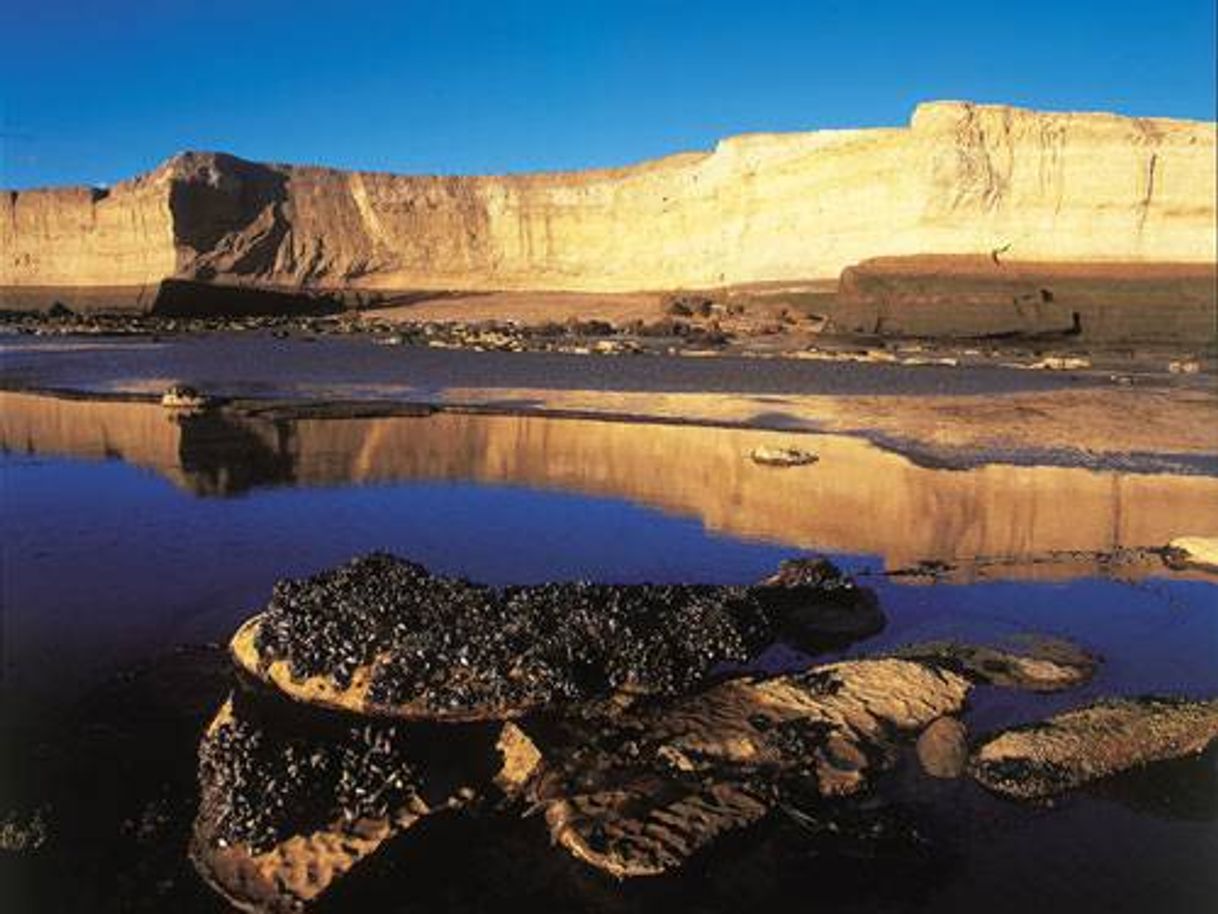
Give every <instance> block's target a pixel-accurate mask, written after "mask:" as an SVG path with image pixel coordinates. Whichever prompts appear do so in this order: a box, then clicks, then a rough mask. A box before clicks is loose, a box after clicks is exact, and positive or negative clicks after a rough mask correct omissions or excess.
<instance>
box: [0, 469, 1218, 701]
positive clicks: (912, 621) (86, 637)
mask: <svg viewBox="0 0 1218 914" xmlns="http://www.w3.org/2000/svg"><path fill="white" fill-rule="evenodd" d="M0 466H2V467H3V477H2V479H3V511H2V524H3V543H4V549H3V561H4V568H3V571H4V574H3V587H4V592H3V597H4V608H5V619H4V629H5V645H4V651H5V665H6V670H5V672H6V679H7V683H8V685H9V686H10V687H12V686H19V687H21V688H22V690H24V689H25V688H29V687H31V686H32V687H35V688H36V687H37V684H38V683H39V681H40V680H45V679H46V678H47V677H46V670H47V669H55V670H56V671H57V672H56V677H55V678H56V680H57V681H59V682H60V683H61V684H62V685H64V686H65V687H66V686H68V685H70V684H71V683H72V682H73V681H76V680H78V679H91V678H93V677H94V676H96V675H100V674H102V673H104V672H106V671H109V670H113V669H114V668H115V667H117V666H120V665H122V664H125V663H131V662H134V661H137V660H139V659H141V658H143V657H146V656H149V655H152V654H155V653H158V652H160V651H163V650H165V649H166V648H168V647H170V646H172V645H175V644H180V643H189V642H198V641H205V640H223V639H225V638H226V637H227V635H228V634H229V633H230V632H231V631H232V629H233V628H234V627H235V626H236V624H237V623H238V622H239V621H240V620H241V619H243V618H244V617H245V616H246V615H247V614H248V613H249V612H250V611H252V610H254V609H256V608H257V607H258V606H259V605H260V604H261V603H263V602H264V601H265V600H266V598H267V597H268V595H269V592H270V588H271V585H272V584H273V582H274V581H275V580H276V579H278V578H280V577H283V576H297V575H302V574H308V573H311V572H314V571H318V570H320V569H323V568H326V567H329V566H331V565H334V564H336V563H338V562H342V561H344V560H346V559H347V558H349V557H351V556H353V555H355V554H358V553H361V552H366V551H369V550H372V549H389V550H391V551H394V552H397V553H399V554H401V555H404V556H407V557H409V558H412V559H414V560H417V561H420V562H422V563H424V564H425V565H427V566H428V567H430V568H432V569H433V570H435V571H438V572H444V573H450V574H461V575H465V576H468V577H470V578H473V579H475V580H480V581H485V582H488V583H508V582H518V583H526V582H532V581H542V580H547V579H573V578H589V579H596V580H605V581H619V582H630V581H708V582H750V581H754V580H757V579H758V578H760V577H762V576H763V575H765V574H766V573H768V572H769V571H770V570H771V569H773V568H774V567H775V566H776V565H777V563H778V562H779V561H781V560H782V559H783V558H785V557H788V556H790V555H792V554H795V553H796V550H794V549H792V548H788V547H784V546H780V545H763V544H759V543H755V542H749V541H747V540H744V539H737V538H731V537H728V536H724V535H719V534H713V533H709V532H708V531H707V530H706V529H705V528H704V527H703V526H702V525H701V524H700V523H699V522H698V521H696V520H691V519H687V518H682V517H674V516H671V515H667V514H664V513H662V512H660V511H657V510H654V509H649V508H643V507H639V506H637V505H635V504H632V503H630V502H628V501H625V500H620V499H612V498H599V497H589V496H581V495H573V494H567V493H556V492H551V491H540V490H536V489H529V488H521V487H507V486H487V485H479V484H475V483H468V482H456V483H437V482H410V483H394V484H377V485H364V486H357V485H343V486H334V487H328V488H278V489H255V490H253V491H252V492H250V493H248V494H246V495H244V496H242V497H238V498H226V499H210V498H198V497H196V496H193V495H190V494H188V493H186V492H184V491H182V490H181V489H179V488H176V487H174V486H173V485H172V484H170V483H169V482H167V481H165V480H164V479H162V478H161V477H159V476H157V475H156V474H154V473H152V472H150V471H145V470H140V469H136V468H133V467H131V466H128V465H126V464H123V463H120V462H116V461H103V462H87V461H76V460H65V459H58V458H56V459H44V458H35V457H25V456H7V457H5V458H3V462H2V463H0ZM842 560H843V562H844V564H846V565H847V567H853V568H855V569H863V568H867V567H872V568H874V567H878V562H877V560H876V559H875V558H874V557H867V556H857V557H842ZM878 586H879V588H880V590H881V596H882V602H883V605H884V609H885V612H886V613H887V615H888V618H889V625H888V628H887V629H886V631H885V632H884V633H883V634H882V635H880V636H879V637H878V638H877V639H875V640H874V641H873V642H869V643H868V644H867V648H868V649H871V648H872V647H880V646H889V645H896V644H902V643H909V642H911V641H918V640H927V639H932V638H945V637H954V638H960V639H970V638H971V639H989V640H992V639H994V638H1005V637H1008V636H1011V635H1018V634H1019V633H1020V632H1039V633H1045V634H1049V635H1056V636H1061V637H1068V638H1072V639H1075V640H1077V641H1079V642H1080V643H1081V644H1082V645H1084V646H1085V647H1087V648H1088V649H1090V650H1093V651H1095V652H1098V653H1099V654H1101V655H1103V656H1104V657H1105V658H1106V663H1105V665H1104V667H1103V672H1102V674H1101V675H1100V677H1099V678H1098V679H1097V680H1096V682H1095V683H1094V684H1092V685H1091V686H1089V687H1088V694H1096V695H1101V694H1113V693H1136V692H1141V691H1148V690H1152V689H1153V690H1167V691H1190V692H1216V691H1218V664H1216V663H1215V662H1214V661H1215V658H1216V657H1218V624H1216V622H1215V620H1216V615H1215V614H1216V613H1218V605H1216V600H1215V593H1216V590H1218V589H1216V588H1214V587H1213V586H1212V585H1209V584H1204V583H1197V582H1189V581H1169V580H1166V579H1151V580H1148V581H1145V582H1143V583H1141V584H1136V585H1134V584H1128V583H1121V582H1117V581H1109V580H1099V579H1080V580H1075V581H1072V582H1069V583H1054V584H1044V583H1041V584H1032V583H1027V582H997V583H986V584H974V585H967V586H944V585H939V586H934V587H931V586H919V585H896V584H892V583H888V582H886V581H882V580H881V583H880V584H879V585H878ZM1078 697H1079V696H1078V694H1077V693H1076V694H1075V695H1074V696H1073V697H1072V701H1073V700H1077V698H1078ZM1038 707H1039V708H1042V709H1043V708H1044V707H1046V706H1045V705H1043V704H1040V705H1038ZM1012 713H1016V714H1017V713H1018V712H1017V711H1012Z"/></svg>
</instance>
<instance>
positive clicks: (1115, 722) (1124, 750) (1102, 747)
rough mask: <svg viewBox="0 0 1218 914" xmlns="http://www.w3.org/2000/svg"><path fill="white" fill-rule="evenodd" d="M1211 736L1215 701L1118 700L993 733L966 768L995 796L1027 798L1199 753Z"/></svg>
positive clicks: (1215, 733) (1217, 726)
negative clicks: (996, 733) (996, 734)
mask: <svg viewBox="0 0 1218 914" xmlns="http://www.w3.org/2000/svg"><path fill="white" fill-rule="evenodd" d="M1215 738H1218V700H1210V701H1183V700H1176V699H1166V698H1145V699H1118V700H1113V701H1106V702H1101V703H1098V704H1094V705H1090V706H1088V707H1085V708H1080V709H1078V710H1075V711H1068V712H1066V713H1064V714H1059V715H1057V716H1055V717H1051V718H1049V719H1048V720H1046V721H1043V722H1041V723H1035V724H1030V725H1028V726H1025V727H1018V728H1015V729H1013V730H1008V731H1006V732H1005V733H1002V734H999V735H998V736H997V737H995V738H993V739H991V740H989V741H988V742H986V743H985V744H984V745H982V746H981V747H980V748H979V749H978V750H977V751H976V752H975V753H974V754H973V758H972V760H971V762H970V765H969V768H970V771H971V773H972V775H973V777H974V778H976V779H977V781H978V782H980V783H981V784H982V785H984V786H985V787H987V788H988V789H990V790H992V791H994V792H995V793H999V794H1002V795H1004V796H1009V797H1014V798H1017V799H1025V800H1032V799H1040V798H1046V797H1052V796H1055V795H1057V794H1060V793H1064V792H1065V791H1068V790H1071V789H1073V788H1076V787H1080V786H1082V785H1083V784H1086V783H1088V782H1090V781H1094V780H1097V779H1099V778H1103V777H1106V776H1108V775H1112V774H1116V773H1118V772H1121V771H1125V770H1127V769H1130V768H1134V767H1137V766H1139V765H1145V764H1148V763H1150V762H1157V761H1163V760H1166V759H1174V758H1180V757H1182V756H1185V755H1191V754H1195V753H1198V752H1201V751H1203V750H1204V749H1205V748H1206V746H1208V745H1209V743H1210V742H1211V741H1212V740H1214V739H1215Z"/></svg>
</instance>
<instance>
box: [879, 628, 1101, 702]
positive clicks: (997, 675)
mask: <svg viewBox="0 0 1218 914" xmlns="http://www.w3.org/2000/svg"><path fill="white" fill-rule="evenodd" d="M897 656H900V657H904V658H906V659H909V660H919V661H922V662H924V663H930V664H934V665H936V666H940V667H943V668H945V669H949V670H955V671H956V672H958V673H961V674H962V675H964V676H967V677H968V678H970V679H972V680H973V681H974V682H980V683H984V684H986V685H996V686H1005V687H1007V688H1015V689H1027V690H1028V691H1030V692H1058V691H1061V690H1063V689H1070V688H1073V687H1075V686H1078V685H1082V684H1083V683H1084V682H1086V681H1088V680H1089V679H1090V678H1091V677H1092V676H1094V675H1095V670H1096V666H1097V665H1098V661H1097V660H1096V658H1095V657H1093V656H1092V655H1091V654H1088V653H1087V652H1086V651H1084V650H1082V649H1081V648H1079V647H1077V646H1076V645H1073V644H1070V643H1069V642H1067V641H1062V640H1059V639H1053V638H1037V639H1036V640H1034V641H1031V642H1029V643H1028V644H1027V645H1026V646H1024V647H1022V648H1021V649H1019V650H1006V649H1003V648H997V647H990V646H987V645H978V644H960V643H958V642H955V641H932V642H927V643H925V644H915V645H911V646H909V647H906V648H902V649H901V650H899V651H897Z"/></svg>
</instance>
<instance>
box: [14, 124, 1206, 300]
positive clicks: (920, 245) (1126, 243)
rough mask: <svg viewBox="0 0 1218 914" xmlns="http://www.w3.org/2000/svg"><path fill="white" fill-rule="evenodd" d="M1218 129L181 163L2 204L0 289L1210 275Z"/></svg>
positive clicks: (857, 133) (911, 134)
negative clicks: (356, 168) (478, 163)
mask: <svg viewBox="0 0 1218 914" xmlns="http://www.w3.org/2000/svg"><path fill="white" fill-rule="evenodd" d="M1215 171H1216V157H1215V125H1214V124H1213V123H1201V122H1187V121H1170V120H1159V119H1154V120H1152V119H1133V118H1125V117H1118V116H1114V115H1106V114H1042V113H1036V112H1030V111H1023V110H1018V109H1014V108H1008V107H998V106H981V105H972V104H964V103H954V102H942V103H931V104H925V105H922V106H920V107H919V108H918V109H917V111H916V112H915V114H914V116H913V120H912V122H911V124H910V126H909V127H908V128H901V129H870V130H840V131H818V132H814V133H804V134H788V135H751V136H741V137H735V138H732V139H728V140H724V141H722V142H721V143H719V144H718V146H717V147H716V148H715V150H714V151H713V152H709V153H698V154H685V155H677V156H673V157H670V158H666V159H661V160H658V161H655V162H650V163H646V164H642V165H638V166H634V167H630V168H622V169H614V170H601V171H584V172H569V173H553V174H531V175H511V176H503V177H401V176H395V175H388V174H371V173H361V172H342V171H337V170H333V169H324V168H312V167H296V166H285V165H263V164H257V163H253V162H246V161H243V160H241V159H238V158H235V157H233V156H229V155H224V154H218V153H184V154H181V155H178V156H175V157H174V158H172V159H170V160H169V161H167V162H166V163H164V164H163V165H162V166H160V167H159V168H157V169H156V170H155V171H153V172H151V173H150V174H148V175H145V176H143V177H140V178H136V179H134V180H132V181H127V182H123V183H121V184H117V185H115V186H114V187H112V188H110V189H109V190H90V189H56V190H35V191H22V192H15V191H14V192H8V193H6V194H5V195H4V197H3V205H4V212H3V213H2V214H0V247H2V249H3V257H2V260H0V286H4V287H7V288H8V289H25V290H32V289H33V288H35V287H75V288H78V289H105V288H109V287H122V288H125V289H146V288H147V287H150V286H152V285H154V284H156V283H158V282H159V281H161V280H163V279H170V278H173V279H181V280H192V281H200V282H204V283H226V284H244V285H253V286H259V287H277V288H287V289H312V290H352V289H360V290H406V289H568V290H585V291H622V290H637V289H672V288H697V287H714V286H722V285H734V284H744V283H755V282H767V281H789V280H804V279H815V278H835V277H837V276H838V274H839V273H840V272H841V271H842V269H843V268H845V267H847V266H849V265H850V264H853V263H856V262H858V261H860V260H864V259H866V258H871V257H876V256H882V255H910V254H925V253H937V254H942V253H949V254H982V255H986V256H989V255H990V254H991V253H993V252H1001V254H1002V256H1004V257H1009V258H1010V259H1019V260H1034V261H1045V262H1062V261H1084V262H1109V261H1126V262H1177V263H1179V262H1183V263H1212V262H1214V261H1216V260H1218V238H1216V219H1215Z"/></svg>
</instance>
